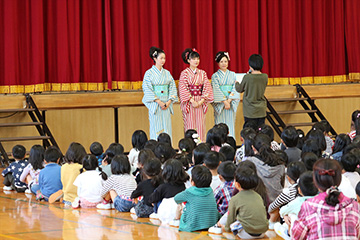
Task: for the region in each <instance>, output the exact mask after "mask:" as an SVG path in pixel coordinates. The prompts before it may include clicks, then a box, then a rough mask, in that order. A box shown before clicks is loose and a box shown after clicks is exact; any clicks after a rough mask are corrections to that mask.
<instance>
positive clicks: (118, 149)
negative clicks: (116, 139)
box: [107, 143, 124, 155]
mask: <svg viewBox="0 0 360 240" xmlns="http://www.w3.org/2000/svg"><path fill="white" fill-rule="evenodd" d="M109 149H111V151H112V152H113V153H114V154H115V155H120V154H124V147H123V145H121V144H120V143H112V144H110V145H109V147H108V149H107V150H109Z"/></svg>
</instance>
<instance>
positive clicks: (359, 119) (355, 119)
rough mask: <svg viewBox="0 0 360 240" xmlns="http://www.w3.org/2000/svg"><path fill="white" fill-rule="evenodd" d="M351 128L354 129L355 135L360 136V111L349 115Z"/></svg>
mask: <svg viewBox="0 0 360 240" xmlns="http://www.w3.org/2000/svg"><path fill="white" fill-rule="evenodd" d="M351 126H353V128H354V129H355V131H356V135H360V111H359V110H355V111H354V112H353V113H352V114H351Z"/></svg>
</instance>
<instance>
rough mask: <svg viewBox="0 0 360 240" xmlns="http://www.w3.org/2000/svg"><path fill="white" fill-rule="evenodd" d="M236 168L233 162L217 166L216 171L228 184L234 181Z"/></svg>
mask: <svg viewBox="0 0 360 240" xmlns="http://www.w3.org/2000/svg"><path fill="white" fill-rule="evenodd" d="M235 171H236V166H235V164H234V163H233V162H229V161H226V162H222V163H220V165H219V168H218V170H217V172H218V174H219V175H220V176H222V177H223V178H224V179H225V181H226V182H230V181H233V180H234V177H235Z"/></svg>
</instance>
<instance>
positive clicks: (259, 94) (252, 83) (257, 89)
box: [235, 54, 268, 127]
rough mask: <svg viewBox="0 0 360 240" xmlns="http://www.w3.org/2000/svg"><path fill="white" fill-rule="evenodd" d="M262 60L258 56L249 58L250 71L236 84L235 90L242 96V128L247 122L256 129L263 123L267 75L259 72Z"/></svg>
mask: <svg viewBox="0 0 360 240" xmlns="http://www.w3.org/2000/svg"><path fill="white" fill-rule="evenodd" d="M263 65H264V60H263V58H262V57H261V56H260V55H259V54H253V55H251V56H250V57H249V66H250V70H249V71H248V74H246V75H245V76H244V78H243V80H242V81H241V83H238V82H236V83H235V88H236V91H238V92H239V93H242V92H243V93H244V96H243V113H244V121H245V122H244V126H245V125H246V124H247V122H250V121H252V122H254V123H255V124H256V125H257V127H260V126H261V125H262V124H264V123H265V117H266V100H265V96H264V93H265V89H266V85H267V83H268V75H267V74H265V73H262V72H261V69H262V67H263Z"/></svg>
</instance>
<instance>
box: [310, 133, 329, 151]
mask: <svg viewBox="0 0 360 240" xmlns="http://www.w3.org/2000/svg"><path fill="white" fill-rule="evenodd" d="M306 139H314V140H316V142H317V145H318V146H319V148H320V150H321V151H325V150H326V140H325V135H324V132H323V131H322V130H321V129H314V128H313V129H311V130H310V131H309V132H308V133H307V134H306Z"/></svg>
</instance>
